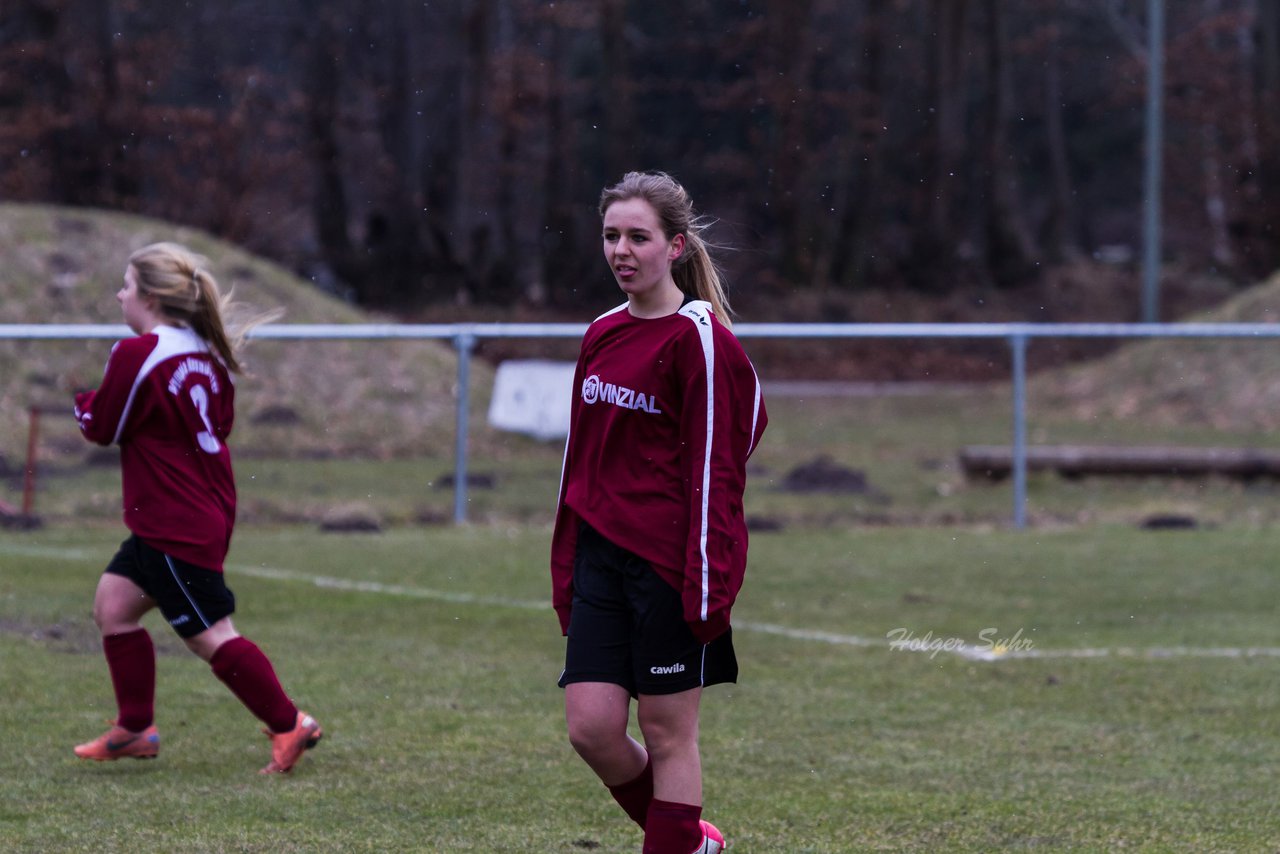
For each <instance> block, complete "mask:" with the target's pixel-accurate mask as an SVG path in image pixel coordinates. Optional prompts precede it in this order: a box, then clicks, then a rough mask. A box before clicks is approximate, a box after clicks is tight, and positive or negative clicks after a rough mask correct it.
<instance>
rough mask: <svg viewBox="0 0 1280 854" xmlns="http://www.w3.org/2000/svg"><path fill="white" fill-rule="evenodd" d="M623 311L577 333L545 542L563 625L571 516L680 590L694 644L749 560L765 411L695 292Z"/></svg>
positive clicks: (722, 610)
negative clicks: (749, 505) (755, 455)
mask: <svg viewBox="0 0 1280 854" xmlns="http://www.w3.org/2000/svg"><path fill="white" fill-rule="evenodd" d="M626 309H627V306H626V304H625V303H624V304H623V305H621V306H619V307H618V308H615V309H614V310H612V311H610V312H608V313H607V314H604V315H602V316H601V317H599V318H597V319H596V320H595V321H594V322H593V323H592V324H591V325H590V326H589V327H588V328H587V332H586V335H585V336H584V338H583V341H582V351H581V353H580V355H579V357H578V365H577V370H576V371H575V374H574V397H573V405H572V412H571V415H570V422H569V425H570V426H569V438H568V441H567V442H566V444H565V456H564V467H563V470H562V472H561V482H560V503H559V508H558V511H557V513H556V526H555V533H554V534H553V536H552V545H551V578H552V604H553V605H554V606H555V609H556V612H557V614H558V615H559V617H560V628H561V630H562V631H564V632H567V631H568V626H569V612H570V609H571V607H572V604H573V556H574V550H575V547H576V543H577V536H578V527H579V520H580V519H581V520H585V521H586V522H587V523H588V524H589V525H591V527H593V528H595V529H596V530H597V531H599V532H600V533H601V534H603V535H604V536H605V537H607V538H608V539H609V540H611V541H613V542H614V543H616V544H617V545H619V546H622V547H623V548H625V549H628V550H630V551H632V552H634V553H635V554H637V555H639V556H640V557H642V558H644V559H646V560H647V561H649V562H650V563H651V564H652V565H653V568H654V569H655V570H656V571H657V572H658V573H659V575H661V576H662V577H663V578H664V579H665V580H666V581H667V582H668V583H669V584H671V586H672V587H674V588H675V589H676V590H679V591H681V593H682V596H683V599H684V610H685V619H686V620H687V621H688V623H689V625H690V628H692V629H693V631H694V634H695V635H697V637H698V638H699V640H702V641H703V642H704V643H705V642H708V641H710V640H711V639H713V638H715V637H716V636H717V635H719V634H721V633H722V632H723V631H724V630H725V628H726V627H728V625H729V610H730V608H731V607H732V606H733V602H734V599H735V598H736V597H737V595H738V590H739V589H740V588H741V587H742V577H743V574H744V572H745V571H746V564H747V525H746V520H745V519H744V517H743V513H742V493H743V490H744V488H745V487H746V466H747V458H748V457H749V456H751V452H752V451H753V450H755V447H756V443H757V442H759V441H760V435H761V434H762V433H763V432H764V428H765V424H766V423H767V421H768V418H767V416H766V414H765V407H764V398H763V396H762V395H761V393H760V381H759V378H758V377H757V376H756V372H755V368H753V367H752V365H751V362H750V360H748V359H747V356H746V354H745V353H744V352H743V350H742V347H741V345H739V343H738V339H737V338H735V337H734V335H733V333H732V332H730V331H729V330H728V329H726V328H725V327H724V325H722V324H721V323H720V322H719V321H718V320H717V319H716V317H715V315H714V314H713V313H712V311H711V306H710V304H709V303H707V302H704V301H702V300H694V301H691V302H688V303H686V304H685V305H684V306H683V307H681V309H680V310H679V311H678V312H676V313H675V314H672V315H668V316H666V317H660V318H650V319H641V318H636V317H633V316H632V315H631V313H630V312H628V311H627V310H626Z"/></svg>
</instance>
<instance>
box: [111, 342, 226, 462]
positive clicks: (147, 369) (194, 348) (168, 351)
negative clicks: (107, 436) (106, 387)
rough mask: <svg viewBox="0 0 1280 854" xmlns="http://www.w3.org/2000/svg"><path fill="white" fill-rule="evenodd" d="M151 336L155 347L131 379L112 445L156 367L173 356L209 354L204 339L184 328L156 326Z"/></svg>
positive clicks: (122, 432)
mask: <svg viewBox="0 0 1280 854" xmlns="http://www.w3.org/2000/svg"><path fill="white" fill-rule="evenodd" d="M152 334H154V335H155V336H156V339H157V340H156V346H155V348H154V349H152V351H151V352H150V353H148V354H147V358H146V360H145V361H144V362H143V363H142V367H140V368H138V374H137V376H135V377H134V378H133V387H132V388H130V389H129V397H128V398H127V399H126V400H125V402H124V410H123V411H121V413H120V420H119V421H118V422H116V434H115V437H114V438H112V440H111V441H112V443H113V444H117V445H118V444H119V443H120V437H121V436H122V435H124V425H125V424H126V423H127V422H128V421H129V411H130V410H131V409H132V408H133V399H134V398H135V397H137V395H138V389H139V388H140V387H141V386H142V381H143V380H144V379H146V378H147V376H148V375H149V374H150V373H151V372H152V371H153V370H155V367H156V365H159V364H160V363H161V362H163V361H165V360H166V359H172V358H173V357H174V356H185V355H188V354H190V353H208V352H209V345H208V344H206V343H205V342H204V339H203V338H201V337H200V336H199V335H197V334H196V333H195V332H194V331H192V330H190V329H187V328H185V327H177V326H157V327H156V328H155V329H153V330H152Z"/></svg>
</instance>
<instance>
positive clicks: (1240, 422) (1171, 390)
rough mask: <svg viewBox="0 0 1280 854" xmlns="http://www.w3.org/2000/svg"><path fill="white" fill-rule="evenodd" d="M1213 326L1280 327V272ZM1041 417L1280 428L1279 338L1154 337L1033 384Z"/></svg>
mask: <svg viewBox="0 0 1280 854" xmlns="http://www.w3.org/2000/svg"><path fill="white" fill-rule="evenodd" d="M1186 319H1187V320H1191V321H1201V322H1207V323H1276V322H1280V273H1277V274H1275V275H1273V276H1272V277H1271V278H1270V279H1268V280H1267V281H1265V282H1263V283H1261V284H1259V285H1257V286H1255V287H1252V288H1249V289H1248V290H1246V291H1244V292H1243V293H1241V294H1239V295H1238V296H1236V297H1234V298H1233V299H1231V300H1228V301H1227V302H1225V303H1224V304H1222V305H1221V306H1219V307H1218V308H1215V309H1213V310H1211V311H1206V312H1202V313H1199V314H1197V315H1195V316H1193V317H1189V318H1186ZM1033 393H1034V395H1035V403H1034V406H1035V408H1036V409H1037V410H1038V411H1058V412H1060V413H1062V414H1063V415H1069V416H1072V417H1075V418H1078V419H1094V418H1105V419H1121V420H1127V419H1142V420H1144V421H1147V422H1148V423H1150V424H1152V425H1153V426H1162V427H1163V426H1173V425H1182V426H1203V427H1211V428H1214V429H1219V430H1237V431H1253V430H1263V431H1266V430H1274V429H1276V428H1278V427H1280V340H1275V339H1271V340H1222V339H1170V338H1164V339H1153V340H1149V341H1146V340H1144V341H1139V342H1132V343H1127V344H1125V345H1124V346H1123V347H1121V348H1120V349H1118V350H1117V351H1116V352H1114V353H1112V354H1111V355H1109V356H1106V357H1105V358H1102V359H1098V360H1097V361H1094V362H1090V363H1087V364H1082V365H1078V366H1075V367H1070V368H1064V369H1060V370H1055V371H1051V372H1046V373H1044V374H1041V375H1040V376H1038V377H1036V379H1035V380H1034V382H1033Z"/></svg>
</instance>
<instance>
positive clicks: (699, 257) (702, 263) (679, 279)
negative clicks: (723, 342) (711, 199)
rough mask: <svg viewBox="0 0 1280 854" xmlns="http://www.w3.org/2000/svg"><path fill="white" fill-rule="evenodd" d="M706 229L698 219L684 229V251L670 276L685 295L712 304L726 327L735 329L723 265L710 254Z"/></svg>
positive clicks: (713, 311) (718, 317) (716, 314)
mask: <svg viewBox="0 0 1280 854" xmlns="http://www.w3.org/2000/svg"><path fill="white" fill-rule="evenodd" d="M705 228H706V226H705V225H704V224H703V223H701V222H695V223H694V224H693V225H691V226H690V228H689V230H688V231H686V232H685V244H684V245H685V251H684V253H683V254H681V256H680V257H679V258H677V259H676V266H675V267H674V268H672V270H671V277H672V278H673V279H675V282H676V284H677V285H679V286H680V290H682V291H684V292H685V293H686V294H689V295H690V296H694V297H697V298H698V299H700V300H706V301H707V302H709V303H711V311H712V313H714V314H715V316H716V318H717V319H718V320H719V321H720V322H721V323H722V324H724V326H725V328H727V329H732V328H733V320H732V319H731V317H732V314H733V309H731V308H730V307H729V296H728V294H727V293H726V292H725V287H724V280H723V279H722V278H721V277H720V268H719V267H718V266H716V262H715V259H713V258H712V257H711V253H710V251H709V250H710V247H709V245H708V244H707V242H706V241H705V240H703V239H702V234H701V232H702V231H703V230H704V229H705Z"/></svg>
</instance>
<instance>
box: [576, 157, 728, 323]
mask: <svg viewBox="0 0 1280 854" xmlns="http://www.w3.org/2000/svg"><path fill="white" fill-rule="evenodd" d="M628 199H644V200H645V201H646V202H648V203H649V206H650V207H652V208H653V210H654V212H655V213H657V215H658V221H659V222H660V223H661V224H662V232H663V234H665V235H666V238H667V240H671V239H673V238H674V237H675V236H676V235H677V234H682V235H684V239H685V251H684V252H683V253H681V255H680V257H679V258H677V259H676V261H675V265H674V266H673V267H672V269H671V277H672V278H673V279H675V282H676V284H677V285H678V286H679V287H680V290H682V291H684V292H685V293H686V294H689V295H690V296H693V297H697V298H698V299H702V300H706V301H707V302H709V303H711V310H712V311H713V312H715V315H716V317H717V318H719V320H720V322H721V323H723V324H724V325H725V326H726V327H732V326H733V323H732V321H731V320H730V315H731V314H732V309H731V308H730V307H729V297H728V294H727V292H726V291H725V286H724V281H723V280H722V279H721V277H720V269H719V267H717V266H716V263H715V260H714V259H713V258H712V257H711V252H710V250H711V248H712V246H711V244H709V243H707V241H705V240H704V239H703V238H702V232H703V231H705V230H706V229H707V228H708V227H709V226H710V225H711V221H710V220H707V219H705V218H704V217H700V216H697V215H695V214H694V212H693V201H692V200H691V199H690V198H689V193H688V192H687V191H686V190H685V188H684V187H682V186H680V182H679V181H677V180H676V179H675V178H672V177H671V176H670V175H668V174H667V173H666V172H628V173H627V174H626V175H623V176H622V180H621V181H619V182H618V183H616V184H614V185H613V186H612V187H606V188H605V189H604V191H603V192H602V193H601V194H600V216H601V217H604V214H605V211H607V210H608V209H609V206H610V205H612V204H613V203H614V202H622V201H626V200H628Z"/></svg>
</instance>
